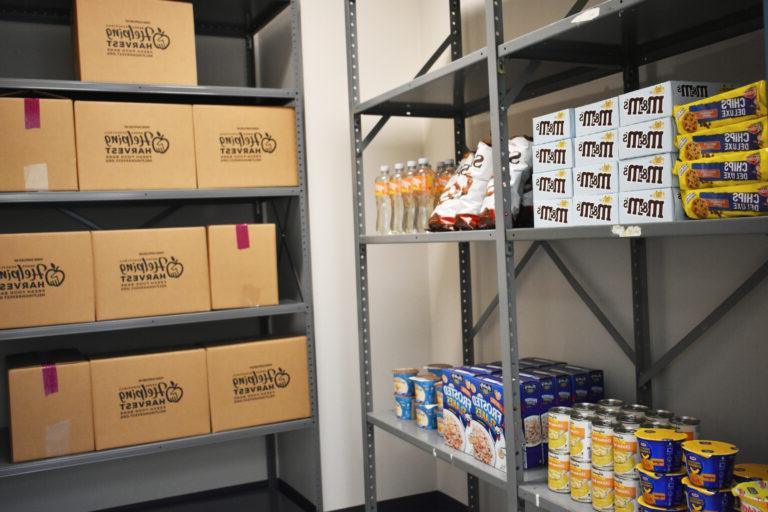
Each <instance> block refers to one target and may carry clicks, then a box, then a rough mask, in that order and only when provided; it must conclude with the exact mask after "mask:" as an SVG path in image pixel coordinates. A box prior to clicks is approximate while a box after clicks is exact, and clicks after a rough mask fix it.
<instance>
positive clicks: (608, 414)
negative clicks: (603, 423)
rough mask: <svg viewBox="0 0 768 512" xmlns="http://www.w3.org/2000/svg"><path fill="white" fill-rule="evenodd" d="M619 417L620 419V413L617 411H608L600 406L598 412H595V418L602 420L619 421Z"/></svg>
mask: <svg viewBox="0 0 768 512" xmlns="http://www.w3.org/2000/svg"><path fill="white" fill-rule="evenodd" d="M618 417H619V413H618V412H617V411H614V410H611V409H608V408H606V407H603V406H600V405H598V406H597V410H596V411H595V418H597V419H600V420H610V421H617V419H618Z"/></svg>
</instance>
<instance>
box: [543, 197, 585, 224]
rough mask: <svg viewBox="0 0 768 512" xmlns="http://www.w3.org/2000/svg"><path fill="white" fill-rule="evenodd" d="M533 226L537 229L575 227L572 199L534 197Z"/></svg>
mask: <svg viewBox="0 0 768 512" xmlns="http://www.w3.org/2000/svg"><path fill="white" fill-rule="evenodd" d="M533 225H534V227H537V228H560V227H564V226H572V225H575V222H574V212H573V199H536V197H534V198H533Z"/></svg>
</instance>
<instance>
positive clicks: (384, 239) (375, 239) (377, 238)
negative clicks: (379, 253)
mask: <svg viewBox="0 0 768 512" xmlns="http://www.w3.org/2000/svg"><path fill="white" fill-rule="evenodd" d="M494 240H496V232H495V231H493V230H478V231H447V232H443V233H429V232H427V233H417V234H412V235H365V236H361V237H360V243H363V244H368V245H374V244H442V243H457V242H459V243H461V242H492V241H494Z"/></svg>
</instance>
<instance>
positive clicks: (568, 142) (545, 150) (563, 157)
mask: <svg viewBox="0 0 768 512" xmlns="http://www.w3.org/2000/svg"><path fill="white" fill-rule="evenodd" d="M571 167H573V139H565V140H558V141H555V142H548V143H547V144H539V145H538V146H533V172H547V171H557V170H560V169H570V168H571Z"/></svg>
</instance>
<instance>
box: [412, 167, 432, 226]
mask: <svg viewBox="0 0 768 512" xmlns="http://www.w3.org/2000/svg"><path fill="white" fill-rule="evenodd" d="M416 178H417V183H418V186H417V196H416V231H417V232H419V233H424V232H426V231H427V225H428V224H429V216H430V215H431V214H432V210H434V209H435V171H433V170H432V167H430V166H429V160H427V159H426V158H424V157H421V158H419V170H418V171H417V172H416Z"/></svg>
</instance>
